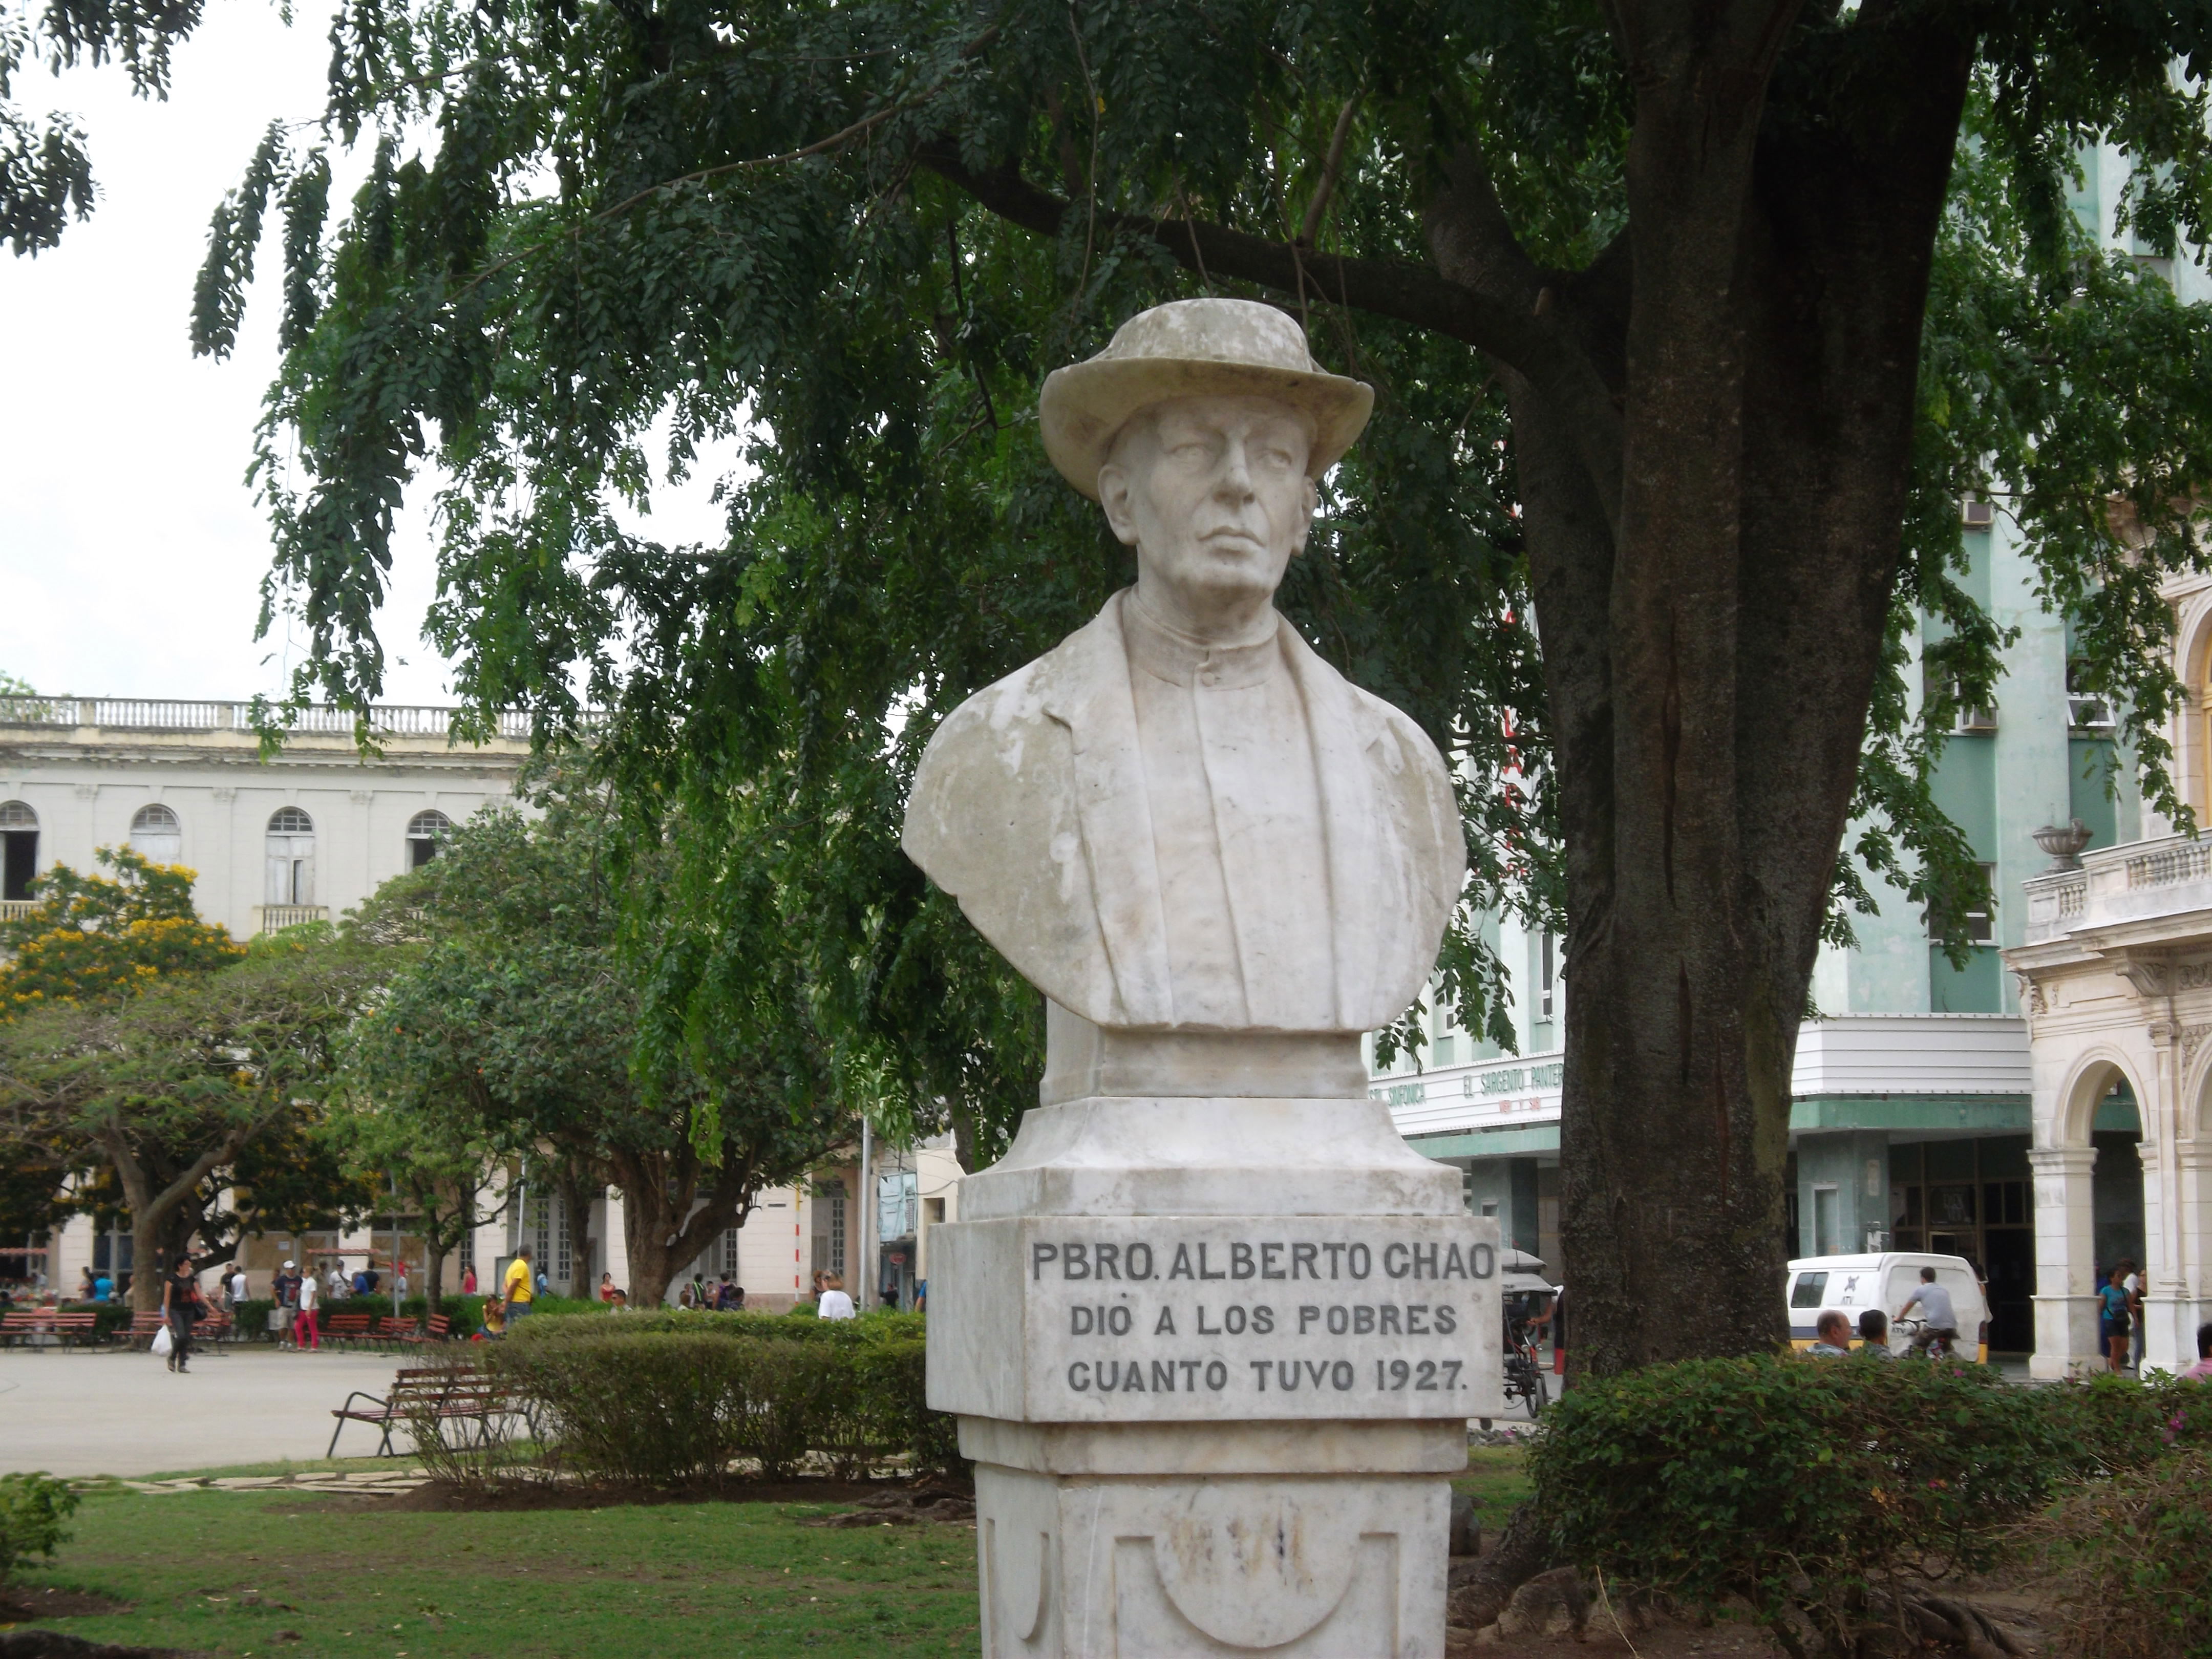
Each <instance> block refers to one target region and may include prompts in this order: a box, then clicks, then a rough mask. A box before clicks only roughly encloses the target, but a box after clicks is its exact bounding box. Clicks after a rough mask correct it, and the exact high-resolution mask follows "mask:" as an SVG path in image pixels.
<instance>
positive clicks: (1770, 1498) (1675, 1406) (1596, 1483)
mask: <svg viewBox="0 0 2212 1659" xmlns="http://www.w3.org/2000/svg"><path fill="white" fill-rule="evenodd" d="M2117 1404H2118V1402H2112V1401H2106V1399H2105V1398H2104V1397H2103V1396H2099V1397H2098V1398H2097V1399H2096V1400H2095V1401H2093V1402H2086V1401H2084V1400H2081V1399H2076V1400H2072V1401H2068V1402H2067V1408H2066V1409H2064V1410H2054V1409H2052V1408H2051V1407H2050V1406H2049V1405H2048V1404H2046V1403H2045V1402H2044V1401H2039V1399H2038V1398H2037V1391H2033V1390H2029V1389H2015V1388H2011V1387H2008V1385H2006V1384H2005V1383H2002V1381H2001V1380H2000V1379H1999V1378H1998V1376H1997V1375H1996V1372H1994V1371H1992V1370H1987V1369H1985V1368H1983V1367H1980V1366H1973V1365H1954V1364H1927V1363H1921V1362H1905V1363H1899V1364H1891V1363H1888V1362H1886V1361H1882V1360H1878V1359H1875V1358H1872V1357H1864V1358H1851V1359H1845V1360H1833V1361H1826V1362H1808V1361H1806V1360H1803V1359H1798V1358H1747V1359H1711V1360H1692V1361H1686V1362H1684V1363H1681V1364H1670V1365H1653V1366H1650V1367H1647V1368H1645V1369H1644V1370H1638V1371H1633V1372H1631V1373H1629V1374H1627V1375H1626V1376H1617V1377H1606V1378H1598V1379H1593V1380H1591V1381H1589V1382H1585V1383H1583V1384H1582V1385H1581V1386H1579V1387H1578V1388H1577V1389H1573V1390H1571V1391H1570V1392H1569V1393H1568V1394H1567V1395H1565V1396H1564V1397H1563V1398H1562V1399H1561V1400H1560V1401H1559V1405H1558V1406H1557V1407H1554V1408H1553V1412H1552V1413H1549V1414H1547V1417H1546V1419H1545V1424H1546V1428H1545V1433H1544V1435H1543V1437H1541V1440H1540V1441H1539V1442H1538V1443H1537V1444H1536V1447H1535V1449H1534V1454H1533V1456H1532V1458H1531V1470H1530V1472H1531V1474H1532V1475H1533V1476H1534V1480H1535V1484H1536V1496H1537V1503H1538V1504H1539V1505H1540V1507H1541V1514H1542V1516H1543V1518H1544V1521H1545V1522H1546V1524H1547V1526H1548V1527H1549V1528H1550V1529H1551V1532H1552V1534H1553V1541H1554V1543H1555V1546H1556V1547H1557V1548H1558V1549H1559V1552H1560V1554H1561V1557H1562V1559H1565V1560H1567V1561H1570V1562H1572V1563H1573V1564H1575V1565H1578V1566H1583V1567H1585V1568H1597V1569H1600V1570H1601V1571H1603V1572H1604V1573H1605V1574H1606V1575H1607V1577H1610V1578H1612V1579H1614V1580H1616V1581H1618V1582H1620V1583H1627V1584H1635V1585H1641V1586H1644V1587H1646V1588H1648V1589H1653V1590H1656V1591H1659V1592H1661V1593H1662V1594H1665V1595H1669V1596H1671V1597H1674V1599H1676V1600H1677V1601H1681V1602H1684V1603H1686V1604H1687V1605H1688V1606H1689V1607H1692V1608H1694V1609H1698V1610H1700V1611H1709V1610H1711V1609H1714V1608H1716V1607H1718V1606H1719V1605H1720V1604H1722V1603H1723V1602H1724V1601H1728V1600H1729V1599H1730V1598H1732V1597H1735V1596H1741V1597H1743V1598H1744V1599H1745V1600H1746V1601H1748V1602H1749V1603H1750V1604H1751V1606H1752V1607H1753V1609H1754V1610H1755V1611H1756V1613H1758V1616H1759V1618H1760V1619H1761V1620H1763V1621H1764V1622H1765V1624H1766V1625H1767V1626H1769V1628H1770V1629H1771V1630H1772V1631H1774V1632H1775V1633H1776V1634H1777V1636H1778V1638H1782V1639H1783V1641H1784V1645H1785V1646H1787V1647H1790V1649H1791V1650H1793V1651H1796V1650H1802V1647H1803V1646H1805V1645H1807V1644H1808V1642H1807V1638H1808V1637H1809V1638H1811V1644H1815V1645H1817V1644H1826V1645H1828V1646H1829V1647H1831V1648H1832V1650H1837V1651H1842V1652H1850V1651H1852V1650H1854V1644H1855V1642H1856V1639H1857V1633H1858V1632H1859V1630H1860V1629H1861V1628H1862V1627H1863V1626H1865V1625H1866V1624H1868V1623H1870V1622H1876V1621H1879V1622H1887V1621H1888V1620H1890V1619H1891V1618H1893V1617H1894V1604H1893V1603H1891V1604H1890V1605H1889V1606H1888V1607H1887V1608H1883V1607H1881V1604H1882V1603H1883V1601H1884V1599H1885V1598H1886V1597H1887V1596H1890V1595H1893V1592H1894V1590H1895V1588H1896V1586H1897V1585H1898V1583H1899V1581H1900V1580H1903V1579H1907V1578H1910V1577H1914V1576H1917V1575H1921V1574H1926V1573H1934V1572H1940V1571H1944V1570H1946V1569H1948V1568H1951V1567H1961V1568H1966V1569H1968V1570H1972V1569H1977V1568H1979V1567H1982V1566H1985V1565H1989V1564H1990V1563H1991V1562H1992V1561H1993V1560H1994V1559H1996V1555H1997V1554H1998V1553H1999V1551H2000V1548H2001V1547H2002V1541H2003V1538H2004V1534H2005V1530H2006V1528H2008V1525H2009V1524H2010V1523H2013V1522H2016V1521H2017V1520H2018V1519H2019V1518H2020V1517H2021V1516H2024V1515H2026V1514H2028V1513H2030V1512H2032V1511H2033V1510H2037V1509H2038V1508H2039V1507H2041V1506H2042V1505H2043V1504H2045V1503H2046V1502H2047V1501H2048V1500H2049V1498H2050V1495H2051V1489H2052V1486H2053V1483H2054V1482H2055V1481H2057V1480H2060V1479H2063V1477H2064V1475H2065V1474H2066V1473H2067V1472H2068V1471H2069V1469H2071V1468H2078V1467H2080V1466H2081V1463H2082V1462H2083V1461H2084V1455H2085V1454H2084V1450H2083V1448H2082V1446H2081V1443H2079V1441H2078V1438H2077V1437H2076V1435H2075V1431H2076V1430H2077V1429H2078V1427H2079V1423H2080V1420H2081V1418H2082V1416H2083V1415H2084V1414H2086V1413H2087V1412H2088V1411H2089V1410H2090V1409H2092V1406H2093V1408H2094V1409H2096V1410H2099V1411H2102V1410H2106V1408H2107V1407H2116V1406H2117ZM2069 1411H2070V1412H2073V1413H2075V1415H2074V1416H2071V1417H2069V1414H2068V1413H2069ZM1877 1587H1879V1588H1880V1594H1877V1593H1876V1592H1877Z"/></svg>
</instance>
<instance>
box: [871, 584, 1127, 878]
mask: <svg viewBox="0 0 2212 1659" xmlns="http://www.w3.org/2000/svg"><path fill="white" fill-rule="evenodd" d="M1100 631H1101V630H1100V623H1099V620H1098V619H1097V618H1095V617H1094V618H1093V619H1092V620H1091V622H1089V623H1085V625H1084V626H1083V627H1081V628H1079V629H1076V631H1075V632H1074V633H1073V634H1071V635H1068V637H1067V638H1066V639H1065V640H1062V641H1060V643H1059V644H1058V645H1056V646H1054V647H1053V648H1052V649H1051V650H1049V651H1048V652H1046V653H1044V654H1043V655H1042V656H1041V657H1037V658H1036V659H1033V660H1031V661H1030V662H1027V663H1024V665H1022V666H1021V667H1019V668H1017V669H1016V670H1015V671H1013V672H1012V673H1011V674H1008V675H1006V677H1005V678H1003V679H998V680H994V681H993V682H992V683H991V684H988V685H987V686H985V687H984V688H983V689H982V690H980V691H977V692H975V693H974V694H973V695H971V696H969V697H968V698H967V699H966V700H965V701H964V702H962V703H961V704H960V706H959V707H958V708H955V709H954V710H953V711H952V712H951V714H948V715H946V716H945V720H944V722H943V723H942V724H941V725H939V726H938V728H937V730H936V732H934V733H933V735H932V736H931V738H930V739H929V743H928V745H927V747H926V748H925V749H924V750H922V755H921V763H920V764H919V765H918V766H917V767H916V768H915V775H914V789H913V792H912V793H910V794H909V795H908V799H907V812H906V831H905V835H904V836H903V837H902V841H903V844H904V845H905V848H906V850H907V854H908V856H909V857H910V858H912V859H913V860H915V863H917V864H919V865H920V866H921V867H922V868H923V869H924V870H926V871H927V872H929V874H930V876H931V877H932V878H933V879H935V880H936V882H937V883H938V884H939V886H941V887H944V888H945V889H946V890H949V891H951V892H955V893H961V892H964V891H966V890H969V889H970V888H971V887H972V886H974V885H975V884H976V883H977V882H979V881H984V880H988V879H991V878H992V872H990V871H989V870H988V869H987V868H986V867H984V866H982V865H981V863H976V864H975V867H973V868H971V867H970V865H971V862H972V861H976V860H985V859H987V858H989V857H991V856H994V854H993V853H992V849H993V848H999V849H1004V848H1008V847H1012V846H1026V845H1028V844H1030V842H1033V841H1035V842H1038V843H1039V844H1045V843H1048V842H1049V841H1050V840H1051V837H1052V836H1053V834H1054V833H1055V832H1057V831H1058V830H1059V829H1061V828H1063V827H1064V825H1063V823H1062V822H1061V821H1062V820H1063V819H1064V818H1066V817H1069V816H1070V815H1071V814H1072V813H1073V802H1074V788H1075V782H1074V747H1073V738H1071V736H1070V733H1069V731H1068V727H1067V726H1066V713H1067V710H1068V709H1069V708H1071V707H1076V706H1079V705H1081V704H1082V703H1083V702H1085V697H1086V695H1087V693H1088V692H1089V690H1090V689H1091V684H1092V682H1093V681H1095V680H1096V679H1097V677H1098V675H1099V673H1100V672H1101V671H1102V665H1103V663H1104V661H1105V657H1104V654H1103V652H1102V649H1101V647H1102V644H1103V643H1104V641H1102V640H1101V638H1100V637H1099V635H1100ZM1118 643H1119V642H1118V638H1117V639H1115V641H1113V644H1114V645H1115V647H1116V648H1117V649H1118ZM1121 671H1122V672H1123V673H1124V674H1126V673H1127V670H1126V668H1125V669H1123V670H1121ZM1040 836H1041V837H1042V839H1041V840H1040V839H1039V838H1040ZM998 855H999V856H1003V851H1001V853H1000V854H998Z"/></svg>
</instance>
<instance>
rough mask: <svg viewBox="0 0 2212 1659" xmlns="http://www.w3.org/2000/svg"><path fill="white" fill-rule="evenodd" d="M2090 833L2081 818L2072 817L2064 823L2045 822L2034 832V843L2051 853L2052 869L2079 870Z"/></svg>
mask: <svg viewBox="0 0 2212 1659" xmlns="http://www.w3.org/2000/svg"><path fill="white" fill-rule="evenodd" d="M2092 833H2093V832H2092V831H2091V829H2090V828H2089V826H2088V825H2087V824H2086V823H2082V822H2081V819H2079V818H2072V819H2069V821H2067V822H2066V823H2046V824H2045V825H2044V826H2043V828H2042V829H2038V830H2037V831H2036V832H2035V844H2036V845H2037V846H2038V847H2040V848H2042V849H2043V850H2044V851H2045V852H2046V853H2048V854H2051V869H2052V870H2054V871H2057V870H2079V869H2080V868H2081V854H2082V851H2083V849H2085V848H2087V846H2088V845H2089V839H2090V836H2091V834H2092Z"/></svg>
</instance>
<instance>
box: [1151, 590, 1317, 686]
mask: <svg viewBox="0 0 2212 1659" xmlns="http://www.w3.org/2000/svg"><path fill="white" fill-rule="evenodd" d="M1276 626H1277V627H1278V628H1279V627H1280V626H1281V620H1280V618H1278V619H1277V623H1276ZM1121 636H1122V638H1123V639H1125V640H1126V641H1128V647H1129V661H1130V662H1131V664H1132V665H1134V666H1136V667H1139V668H1141V669H1143V670H1144V671H1146V673H1147V674H1150V675H1152V677H1153V678H1155V679H1162V680H1165V681H1166V682H1167V683H1168V684H1170V685H1183V686H1205V687H1206V688H1208V689H1209V690H1233V689H1236V688H1237V687H1241V686H1249V685H1258V684H1261V682H1262V681H1264V680H1266V679H1267V677H1268V676H1269V675H1270V674H1274V673H1278V672H1280V671H1281V670H1282V662H1283V651H1282V646H1281V644H1280V643H1279V641H1278V640H1277V638H1276V636H1275V635H1273V634H1272V633H1271V634H1269V635H1267V638H1265V639H1263V640H1261V641H1259V642H1258V643H1257V644H1255V645H1210V644H1208V643H1207V642H1206V641H1204V640H1201V639H1197V638H1194V636H1192V635H1188V634H1186V633H1184V632H1183V631H1182V629H1177V628H1171V627H1170V626H1169V625H1168V624H1167V623H1164V622H1162V621H1161V620H1160V619H1159V618H1158V617H1156V616H1154V615H1153V614H1152V611H1150V610H1149V609H1147V608H1146V605H1145V602H1144V601H1143V600H1142V599H1139V598H1138V597H1137V590H1136V589H1135V588H1133V587H1132V588H1130V589H1129V590H1128V591H1127V592H1125V593H1124V594H1123V595H1122V596H1121Z"/></svg>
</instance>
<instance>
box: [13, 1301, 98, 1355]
mask: <svg viewBox="0 0 2212 1659" xmlns="http://www.w3.org/2000/svg"><path fill="white" fill-rule="evenodd" d="M99 1326H100V1316H99V1315H98V1314H94V1313H66V1312H64V1311H63V1310H60V1309H58V1308H25V1309H18V1310H13V1311H10V1312H9V1313H8V1314H6V1315H4V1316H0V1340H6V1341H9V1342H11V1343H29V1344H31V1345H32V1346H38V1347H43V1346H46V1344H45V1343H44V1342H43V1341H41V1340H40V1339H41V1338H44V1337H52V1338H53V1339H54V1341H55V1343H56V1345H57V1346H61V1347H64V1348H65V1347H67V1346H70V1343H72V1342H76V1343H85V1342H89V1341H91V1340H93V1339H94V1337H95V1336H96V1335H98V1334H99Z"/></svg>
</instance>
